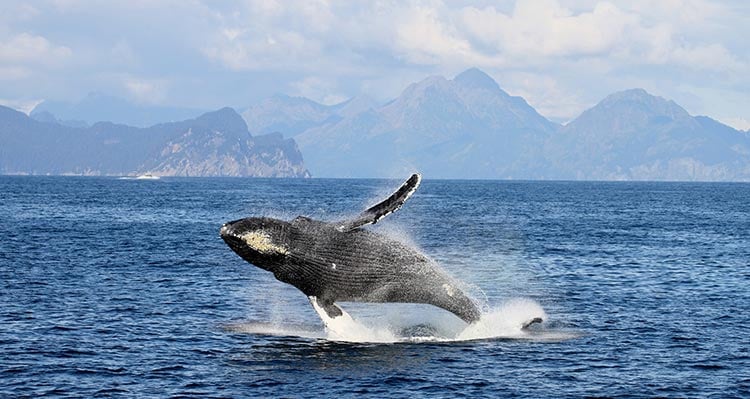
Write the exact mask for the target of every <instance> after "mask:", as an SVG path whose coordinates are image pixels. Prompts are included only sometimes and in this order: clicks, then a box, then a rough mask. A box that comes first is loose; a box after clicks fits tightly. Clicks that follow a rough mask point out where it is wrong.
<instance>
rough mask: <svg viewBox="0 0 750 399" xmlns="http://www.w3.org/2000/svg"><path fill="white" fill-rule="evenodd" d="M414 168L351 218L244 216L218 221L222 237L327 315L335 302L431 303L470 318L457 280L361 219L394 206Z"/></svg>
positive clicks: (472, 310)
mask: <svg viewBox="0 0 750 399" xmlns="http://www.w3.org/2000/svg"><path fill="white" fill-rule="evenodd" d="M419 181H420V177H419V175H413V176H412V177H411V178H410V179H409V180H407V182H406V183H404V185H403V186H402V187H401V188H400V189H399V190H398V191H396V193H394V194H393V195H392V196H391V197H389V198H388V199H386V200H385V201H383V202H381V203H379V204H377V205H375V206H373V207H371V208H370V209H368V210H366V211H365V212H363V214H362V215H360V216H359V217H358V218H356V219H353V220H350V221H343V222H338V223H327V222H322V221H317V220H313V219H310V218H307V217H303V216H300V217H297V218H295V219H294V220H292V221H291V222H287V221H283V220H278V219H271V218H246V219H241V220H237V221H234V222H230V223H227V224H225V225H224V226H222V228H221V237H222V238H223V239H224V241H225V242H226V243H227V244H228V245H229V246H230V247H231V248H232V249H233V250H234V251H235V252H236V253H237V254H239V255H240V256H241V257H242V258H243V259H245V260H246V261H248V262H250V263H252V264H254V265H256V266H258V267H260V268H262V269H265V270H268V271H270V272H272V273H273V274H274V276H275V277H276V278H277V279H278V280H280V281H283V282H285V283H288V284H291V285H293V286H295V287H297V288H298V289H299V290H300V291H302V292H303V293H304V294H305V295H307V296H308V297H310V299H311V301H316V302H317V305H318V306H319V307H320V308H322V309H323V310H325V312H326V313H327V315H328V316H329V317H331V318H335V317H338V316H339V315H341V314H342V311H341V309H340V308H338V306H336V305H335V303H336V302H407V303H423V304H431V305H434V306H437V307H440V308H443V309H445V310H447V311H449V312H452V313H453V314H455V315H456V316H458V317H460V318H461V319H463V320H464V321H466V322H468V323H471V322H475V321H477V320H478V319H479V316H480V312H479V310H478V309H477V307H476V305H475V304H474V302H473V301H472V300H471V299H469V298H468V297H467V296H466V295H465V294H464V293H463V292H462V291H461V290H460V289H459V288H458V287H457V286H456V282H455V281H454V280H453V279H452V278H451V277H450V276H448V275H447V274H445V272H443V271H442V269H441V268H440V267H439V266H438V265H437V264H436V263H435V262H434V261H433V260H431V259H429V258H428V257H426V256H425V255H423V254H421V253H420V252H419V251H417V250H415V249H414V248H412V247H410V246H408V245H406V244H404V243H402V242H399V241H397V240H395V239H392V238H389V237H387V236H385V235H382V234H378V233H375V232H372V231H368V230H366V229H364V228H362V226H364V225H366V224H371V223H375V222H377V221H378V220H379V219H380V218H382V217H384V216H385V215H387V214H389V213H391V212H393V211H395V210H396V209H398V208H399V207H400V206H401V205H402V204H403V202H404V201H406V199H407V198H408V197H409V196H410V195H411V194H412V193H413V192H414V190H416V188H417V186H418V185H419Z"/></svg>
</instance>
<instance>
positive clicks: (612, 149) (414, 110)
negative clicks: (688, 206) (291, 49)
mask: <svg viewBox="0 0 750 399" xmlns="http://www.w3.org/2000/svg"><path fill="white" fill-rule="evenodd" d="M281 100H282V98H276V100H275V101H276V102H277V105H276V109H288V108H289V107H290V106H291V104H292V103H299V102H300V101H305V102H307V106H308V109H318V110H324V109H327V108H326V107H325V106H322V105H320V104H317V106H319V107H317V108H316V103H313V102H311V101H310V100H306V99H289V101H288V102H283V101H281ZM329 112H330V111H329ZM280 114H281V113H279V114H274V112H272V111H271V110H268V111H267V112H266V113H265V115H276V116H278V115H280ZM243 115H244V116H245V118H246V119H247V114H246V113H245V114H243ZM257 115H258V114H256V116H255V117H254V118H253V119H252V123H251V124H255V125H258V126H261V125H269V122H268V121H269V119H264V118H259V117H257ZM304 115H312V113H309V114H306V113H304V112H299V113H297V114H295V118H294V123H295V128H290V127H289V125H287V126H286V128H287V129H289V134H294V135H295V139H296V140H297V142H298V143H299V146H300V149H301V150H302V153H303V154H304V156H305V163H306V165H307V167H308V168H309V169H310V171H311V172H312V174H313V175H315V176H322V177H400V176H404V175H406V174H408V173H409V172H411V171H413V170H419V171H422V172H423V173H424V174H425V175H426V176H430V177H437V178H499V179H561V180H707V181H727V180H739V181H747V180H750V135H748V133H747V132H743V131H739V130H736V129H733V128H731V127H729V126H727V125H724V124H722V123H720V122H718V121H716V120H713V119H711V118H708V117H705V116H692V115H690V114H689V113H688V112H687V111H686V110H685V109H684V108H682V107H681V106H679V105H678V104H676V103H675V102H673V101H671V100H667V99H664V98H661V97H657V96H654V95H651V94H649V93H647V92H646V91H644V90H642V89H632V90H626V91H622V92H619V93H614V94H612V95H610V96H608V97H607V98H605V99H604V100H602V101H601V102H600V103H598V104H596V105H595V106H594V107H592V108H590V109H588V110H586V111H585V112H583V113H582V114H581V115H580V116H579V117H577V118H576V119H574V120H573V121H571V122H570V123H568V124H565V125H560V124H557V123H554V122H551V121H549V120H548V119H546V118H545V117H543V116H542V115H540V114H539V113H538V112H537V111H536V110H534V108H532V107H531V106H530V105H529V104H528V103H527V102H526V101H525V100H524V99H523V98H521V97H515V96H511V95H509V94H508V93H506V92H505V91H503V90H502V89H501V88H500V86H499V85H498V84H497V82H495V81H494V80H493V79H492V78H491V77H490V76H488V75H487V74H485V73H484V72H482V71H480V70H478V69H476V68H472V69H469V70H467V71H464V72H463V73H461V74H459V75H457V76H456V77H455V78H453V79H446V78H444V77H441V76H433V77H428V78H426V79H424V80H422V81H420V82H417V83H414V84H412V85H410V86H409V87H407V88H406V89H405V90H404V91H403V92H402V93H401V94H400V95H399V96H398V97H397V98H395V99H394V100H392V101H390V102H388V103H386V104H384V105H380V106H370V107H367V108H363V109H361V110H359V112H353V113H349V114H347V115H336V114H335V113H334V114H333V116H331V115H330V114H328V115H326V116H322V114H318V116H317V117H315V118H312V117H304ZM285 120H286V121H289V120H290V119H284V118H280V120H278V121H276V124H275V125H274V128H277V129H278V130H280V131H282V132H287V131H285V126H284V125H283V123H284V122H283V121H285ZM301 126H304V128H300V127H301Z"/></svg>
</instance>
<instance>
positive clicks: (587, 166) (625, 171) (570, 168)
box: [545, 89, 750, 180]
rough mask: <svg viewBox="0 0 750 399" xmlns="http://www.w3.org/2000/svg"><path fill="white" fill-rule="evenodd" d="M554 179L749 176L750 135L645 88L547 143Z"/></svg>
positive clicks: (622, 95) (610, 101)
mask: <svg viewBox="0 0 750 399" xmlns="http://www.w3.org/2000/svg"><path fill="white" fill-rule="evenodd" d="M545 156H546V158H547V159H548V160H550V162H551V164H552V166H553V168H552V169H550V173H549V175H550V177H551V178H564V179H595V180H621V179H627V180H631V179H635V180H747V179H748V178H750V140H749V139H748V136H747V135H746V134H743V133H742V132H740V131H737V130H735V129H733V128H731V127H729V126H726V125H724V124H721V123H719V122H717V121H715V120H713V119H711V118H708V117H705V116H697V117H694V116H691V115H690V114H688V112H687V111H685V109H683V108H682V107H680V106H679V105H677V104H676V103H675V102H674V101H670V100H665V99H663V98H661V97H656V96H653V95H650V94H648V93H647V92H646V91H645V90H643V89H633V90H626V91H623V92H619V93H615V94H612V95H610V96H608V97H607V98H605V99H604V100H602V101H601V102H600V103H599V104H597V105H596V106H594V107H593V108H591V109H589V110H587V111H585V112H584V113H583V114H581V116H579V117H578V118H576V119H575V120H573V121H572V122H570V123H569V124H568V125H566V126H565V127H564V128H563V129H561V130H560V132H559V133H558V134H556V135H554V136H553V137H551V138H550V140H549V141H548V143H547V146H546V148H545Z"/></svg>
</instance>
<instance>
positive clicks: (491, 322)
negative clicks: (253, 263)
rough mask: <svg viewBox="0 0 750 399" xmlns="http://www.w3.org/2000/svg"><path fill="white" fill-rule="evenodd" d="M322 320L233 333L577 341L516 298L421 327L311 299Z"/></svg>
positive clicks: (374, 339) (245, 326)
mask: <svg viewBox="0 0 750 399" xmlns="http://www.w3.org/2000/svg"><path fill="white" fill-rule="evenodd" d="M312 303H313V307H314V308H315V310H316V312H317V313H318V315H319V316H320V318H321V320H322V321H323V326H324V327H323V329H320V328H319V327H318V328H317V329H316V328H313V327H312V326H308V327H302V326H293V325H284V324H281V323H278V322H276V323H257V322H252V323H240V324H234V325H231V326H229V327H228V328H229V329H230V330H231V331H235V332H243V333H250V334H263V335H281V336H297V337H300V338H308V339H325V340H330V341H340V342H358V343H365V342H366V343H396V342H411V343H421V342H459V341H472V340H492V339H527V340H534V341H559V340H566V339H571V338H575V337H577V336H578V334H575V333H573V332H569V331H553V330H547V329H546V328H545V327H544V322H546V321H547V314H546V313H545V312H544V309H543V308H542V307H541V306H540V305H539V304H538V303H537V302H535V301H533V300H530V299H524V298H519V299H512V300H509V301H507V302H505V303H504V304H502V305H500V306H497V307H494V308H490V309H489V311H487V312H485V313H483V314H482V316H481V318H480V320H479V321H477V322H476V323H472V324H470V325H465V324H463V323H461V322H460V321H458V319H456V320H453V318H452V317H439V316H438V317H433V318H430V319H429V320H428V321H424V320H421V321H420V322H419V323H418V324H416V325H415V324H408V323H405V320H403V319H401V318H399V317H398V316H388V317H374V318H373V317H370V318H368V317H365V318H355V317H352V316H350V315H349V314H348V313H347V312H343V314H342V315H341V316H338V317H335V318H330V317H328V315H327V314H326V312H325V311H324V310H323V309H321V308H319V307H318V306H317V304H316V303H315V302H314V301H312ZM537 318H538V319H541V320H543V322H542V324H541V325H539V326H535V327H532V328H530V329H524V328H523V327H524V325H526V324H527V323H528V322H530V321H531V320H533V319H537Z"/></svg>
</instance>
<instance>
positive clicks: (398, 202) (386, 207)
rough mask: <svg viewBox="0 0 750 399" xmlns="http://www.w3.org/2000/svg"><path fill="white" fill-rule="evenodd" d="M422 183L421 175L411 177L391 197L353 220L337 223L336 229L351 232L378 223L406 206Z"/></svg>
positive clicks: (416, 174)
mask: <svg viewBox="0 0 750 399" xmlns="http://www.w3.org/2000/svg"><path fill="white" fill-rule="evenodd" d="M421 181H422V176H421V175H420V174H419V173H415V174H413V175H411V177H409V178H408V179H407V180H406V181H405V182H404V184H402V185H401V187H399V188H398V190H396V192H394V193H393V194H391V196H390V197H388V198H386V199H385V200H383V201H381V202H379V203H377V204H375V205H373V206H371V207H369V208H367V209H366V210H365V211H364V212H362V213H361V214H359V216H357V217H356V218H354V219H352V220H345V221H342V222H339V223H337V226H336V229H337V230H338V231H342V232H343V231H350V230H354V229H356V228H358V227H362V226H364V225H367V224H375V223H377V222H378V221H379V220H380V219H382V218H384V217H386V216H388V215H390V214H391V213H393V212H396V211H397V210H398V209H399V208H401V206H402V205H404V202H406V200H408V199H409V197H411V195H412V194H414V192H415V191H417V188H418V187H419V183H420V182H421Z"/></svg>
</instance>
